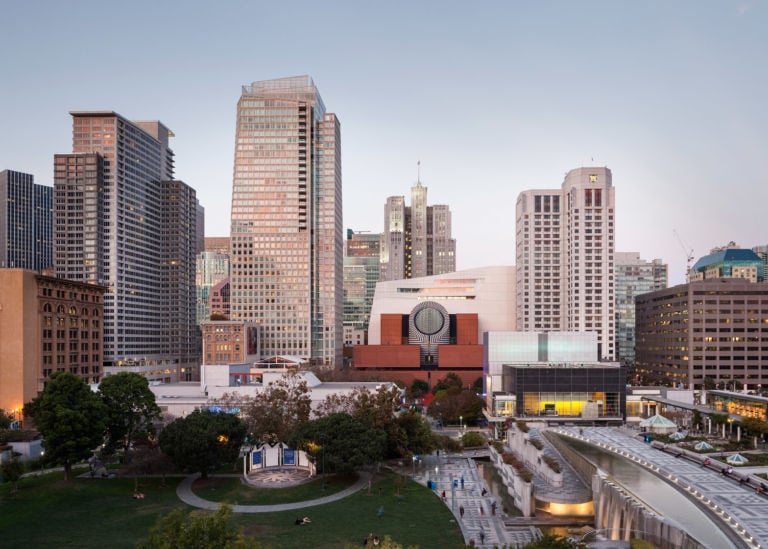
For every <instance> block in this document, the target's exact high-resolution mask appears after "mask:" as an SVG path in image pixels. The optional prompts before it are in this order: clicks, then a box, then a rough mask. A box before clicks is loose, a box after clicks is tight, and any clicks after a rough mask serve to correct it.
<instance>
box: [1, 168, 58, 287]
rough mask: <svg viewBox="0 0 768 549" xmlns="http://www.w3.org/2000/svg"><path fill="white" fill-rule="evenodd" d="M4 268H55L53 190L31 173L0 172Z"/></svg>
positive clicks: (2, 263)
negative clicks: (40, 182) (39, 183)
mask: <svg viewBox="0 0 768 549" xmlns="http://www.w3.org/2000/svg"><path fill="white" fill-rule="evenodd" d="M0 267H9V268H16V269H29V270H32V271H38V272H40V271H42V270H43V269H50V268H51V267H53V187H46V186H44V185H38V184H36V183H35V182H34V177H33V176H32V175H31V174H28V173H21V172H15V171H12V170H3V171H1V172H0Z"/></svg>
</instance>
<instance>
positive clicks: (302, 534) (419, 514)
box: [0, 474, 463, 549]
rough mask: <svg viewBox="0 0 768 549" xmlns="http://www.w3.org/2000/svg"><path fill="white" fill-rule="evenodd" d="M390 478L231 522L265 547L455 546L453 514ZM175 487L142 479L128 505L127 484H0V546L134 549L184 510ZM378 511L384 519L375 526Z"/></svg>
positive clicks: (52, 479) (44, 480) (55, 479)
mask: <svg viewBox="0 0 768 549" xmlns="http://www.w3.org/2000/svg"><path fill="white" fill-rule="evenodd" d="M397 478H398V477H394V476H393V475H382V476H381V477H380V478H378V479H374V481H373V487H372V490H371V494H370V495H369V494H368V491H367V489H364V490H362V491H360V492H358V493H356V494H354V495H352V496H349V497H347V498H344V499H342V500H340V501H337V502H334V503H330V504H327V505H323V506H319V507H310V508H306V509H301V510H299V511H286V512H281V513H263V514H262V513H257V514H236V515H233V522H234V524H236V525H238V526H239V527H241V528H242V529H243V531H244V532H245V533H246V534H248V535H252V536H254V537H256V538H257V539H258V540H259V541H261V542H262V543H263V544H264V545H265V546H267V547H272V548H282V549H291V548H297V549H298V548H301V549H305V548H310V547H311V548H318V549H343V548H346V547H351V546H354V545H355V544H357V545H359V544H360V543H361V541H362V540H363V538H364V537H365V536H366V535H367V534H368V532H373V533H374V534H376V535H378V536H380V537H383V536H384V535H387V534H389V535H391V536H392V537H393V538H394V539H396V540H398V541H399V542H400V543H403V544H404V545H406V546H408V545H419V547H420V548H421V549H431V548H434V547H440V548H446V549H451V548H457V547H463V538H462V537H461V534H460V533H459V530H458V526H457V524H456V523H455V521H454V519H453V515H452V514H451V512H450V510H449V509H448V508H447V507H446V506H445V505H444V504H442V503H441V502H440V499H439V498H438V497H437V496H435V494H433V493H432V492H430V491H429V490H427V489H426V488H425V487H423V486H420V485H417V484H414V483H411V482H406V481H404V480H402V477H399V478H400V481H399V482H398V481H397V480H396V479H397ZM179 480H180V479H178V478H169V479H168V481H167V483H168V485H167V486H166V487H163V486H162V485H161V483H162V481H161V479H147V480H142V481H141V485H140V488H139V489H140V490H141V491H142V492H143V493H144V494H145V495H146V497H145V499H143V500H135V499H133V498H132V494H133V487H134V480H133V479H112V480H107V479H103V480H102V479H98V480H90V479H79V478H78V479H75V480H73V481H72V482H70V483H64V482H63V481H62V480H61V475H60V474H53V475H46V476H44V477H37V478H26V479H23V480H22V481H21V482H20V483H19V488H20V490H19V492H17V493H16V494H11V493H10V490H11V486H10V484H8V483H6V484H3V485H0V547H42V548H45V547H57V548H61V547H78V548H80V547H82V548H89V547H94V548H96V547H99V548H104V547H110V548H121V547H134V546H135V544H136V542H138V541H139V540H141V539H143V538H145V537H146V536H147V533H148V532H149V529H150V528H151V526H152V525H153V524H154V523H155V521H156V519H157V518H158V517H159V516H161V515H163V514H165V513H168V512H169V511H171V510H173V509H176V508H180V507H181V508H186V506H185V505H184V504H183V503H181V502H180V501H179V500H178V499H177V497H176V486H177V484H178V482H179ZM222 480H223V479H221V478H219V479H218V480H217V482H218V481H222ZM329 481H330V479H329ZM321 483H322V481H321ZM398 483H399V484H401V486H399V487H398V486H397V484H398ZM314 484H315V485H316V486H320V485H317V484H316V481H314ZM288 490H293V489H288ZM219 491H220V490H219V489H218V488H216V489H215V490H210V489H203V490H200V491H198V494H199V495H200V496H202V497H206V498H208V492H210V493H217V492H219ZM279 491H281V490H278V492H279ZM318 491H319V492H320V494H319V495H322V490H321V489H319V490H318ZM275 497H278V496H277V495H275ZM315 497H317V496H315ZM210 499H218V497H217V498H213V497H211V498H210ZM381 506H383V507H384V515H383V516H382V518H381V519H379V518H377V510H378V509H379V507H381ZM297 516H298V517H304V516H307V517H309V518H310V519H311V520H312V523H311V524H309V525H306V526H296V525H295V524H294V520H295V519H296V517H297Z"/></svg>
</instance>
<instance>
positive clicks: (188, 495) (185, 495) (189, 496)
mask: <svg viewBox="0 0 768 549" xmlns="http://www.w3.org/2000/svg"><path fill="white" fill-rule="evenodd" d="M359 475H360V478H359V479H358V480H357V482H355V483H354V484H353V485H352V486H350V487H349V488H345V489H344V490H341V491H340V492H336V493H335V494H330V495H328V496H325V497H322V498H317V499H310V500H307V501H297V502H295V503H281V504H278V505H233V506H232V511H233V512H235V513H274V512H277V511H292V510H294V509H304V508H305V507H315V506H316V505H324V504H326V503H330V502H332V501H337V500H340V499H342V498H345V497H347V496H351V495H352V494H354V493H355V492H357V491H359V490H362V489H363V488H364V487H365V486H367V485H368V481H369V480H370V478H371V474H370V473H368V472H365V471H363V472H359ZM219 476H221V475H219ZM199 477H200V473H197V474H194V475H190V476H188V477H186V478H185V479H184V480H182V481H181V483H180V484H179V486H178V488H176V495H177V496H179V499H180V500H181V501H183V502H184V503H186V504H187V505H191V506H192V507H197V508H199V509H208V510H210V511H215V510H216V509H218V508H219V505H220V503H219V502H216V501H210V500H207V499H203V498H201V497H199V496H197V495H195V493H194V492H193V491H192V483H193V482H195V480H197V479H198V478H199Z"/></svg>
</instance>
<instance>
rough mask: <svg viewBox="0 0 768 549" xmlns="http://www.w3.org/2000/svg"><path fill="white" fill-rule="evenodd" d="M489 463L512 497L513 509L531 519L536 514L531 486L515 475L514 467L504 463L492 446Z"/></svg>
mask: <svg viewBox="0 0 768 549" xmlns="http://www.w3.org/2000/svg"><path fill="white" fill-rule="evenodd" d="M489 450H490V458H491V463H493V465H494V466H495V467H496V470H497V471H498V472H499V476H500V477H501V480H502V482H503V483H504V486H506V487H507V493H508V494H509V495H510V496H512V498H513V499H514V501H515V507H517V508H518V509H520V511H521V512H522V513H523V516H525V517H532V516H534V515H535V514H536V508H535V504H534V498H533V485H532V484H531V483H529V482H525V481H524V480H523V479H522V478H520V477H519V476H518V475H517V474H516V473H515V469H514V467H512V466H511V465H507V464H506V463H504V460H503V459H502V457H501V454H499V453H498V452H497V451H496V449H495V448H494V447H493V446H490V447H489Z"/></svg>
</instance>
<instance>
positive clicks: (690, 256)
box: [672, 229, 694, 282]
mask: <svg viewBox="0 0 768 549" xmlns="http://www.w3.org/2000/svg"><path fill="white" fill-rule="evenodd" d="M672 232H673V233H675V237H676V238H677V241H678V242H679V243H680V246H682V247H683V251H684V252H685V260H686V263H685V281H686V282H690V281H691V263H693V258H694V255H693V248H690V249H689V248H688V246H686V245H685V242H683V239H682V238H680V235H679V234H677V230H675V229H672Z"/></svg>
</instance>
